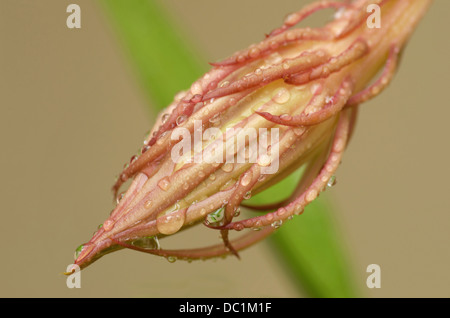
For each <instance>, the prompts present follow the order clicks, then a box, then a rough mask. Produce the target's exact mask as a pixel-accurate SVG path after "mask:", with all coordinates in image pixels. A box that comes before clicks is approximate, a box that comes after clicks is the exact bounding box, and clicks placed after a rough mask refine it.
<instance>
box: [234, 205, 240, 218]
mask: <svg viewBox="0 0 450 318" xmlns="http://www.w3.org/2000/svg"><path fill="white" fill-rule="evenodd" d="M240 214H241V209H240V208H239V207H238V208H237V209H236V211H234V217H238V216H239V215H240Z"/></svg>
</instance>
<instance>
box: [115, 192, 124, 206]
mask: <svg viewBox="0 0 450 318" xmlns="http://www.w3.org/2000/svg"><path fill="white" fill-rule="evenodd" d="M124 196H125V192H122V193H121V194H119V195H118V196H117V197H116V203H117V204H119V203H120V201H121V200H122V199H123V197H124Z"/></svg>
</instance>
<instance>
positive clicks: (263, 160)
mask: <svg viewBox="0 0 450 318" xmlns="http://www.w3.org/2000/svg"><path fill="white" fill-rule="evenodd" d="M270 161H271V160H270V157H269V156H268V155H266V154H263V155H261V156H259V157H258V160H257V162H258V165H260V166H262V167H267V166H268V165H270Z"/></svg>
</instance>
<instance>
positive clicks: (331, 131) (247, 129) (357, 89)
mask: <svg viewBox="0 0 450 318" xmlns="http://www.w3.org/2000/svg"><path fill="white" fill-rule="evenodd" d="M430 3H431V0H420V1H417V0H378V1H376V0H355V1H353V2H350V1H344V2H339V1H319V2H316V3H312V4H310V5H308V6H307V7H305V8H304V9H302V10H300V11H299V12H295V13H293V14H290V15H288V16H287V17H286V19H285V21H284V24H283V25H282V26H281V27H280V28H278V29H276V30H274V31H272V32H271V33H270V34H268V35H267V36H266V38H265V39H264V40H262V41H261V42H260V43H257V44H254V45H251V46H250V47H248V48H247V49H245V50H242V51H239V52H237V53H235V54H234V55H232V56H231V57H229V58H227V59H225V60H223V61H220V62H217V63H211V64H212V66H213V67H212V69H211V70H210V71H209V72H208V73H206V74H204V75H203V76H202V77H201V78H200V79H198V80H197V81H196V82H194V83H193V84H192V85H191V87H190V89H189V90H187V91H185V92H181V93H179V94H177V95H176V96H175V99H174V101H173V103H172V104H171V105H169V106H168V108H167V109H166V110H164V111H163V112H162V113H161V114H160V115H159V116H158V119H157V122H156V124H155V126H154V128H153V130H152V131H151V132H150V134H149V136H148V137H147V138H146V140H145V141H144V147H143V148H142V150H141V154H140V155H139V156H133V157H132V158H131V160H130V163H129V164H127V165H126V166H125V168H124V169H123V171H122V172H121V174H120V175H119V177H118V179H117V182H116V183H115V185H114V187H113V190H114V193H115V195H116V196H117V193H118V192H119V189H120V188H121V186H122V185H123V183H125V182H126V181H127V180H131V184H130V186H129V187H128V189H127V190H126V192H124V194H123V195H120V196H118V200H117V202H118V203H117V206H116V207H115V209H114V210H113V211H112V212H111V214H110V216H109V217H108V218H107V220H106V221H105V222H104V223H103V225H102V226H101V227H100V228H99V229H98V230H97V232H96V233H95V234H94V236H93V237H92V238H91V239H90V241H89V242H88V243H86V244H83V245H82V246H80V247H79V248H78V249H77V253H76V260H75V264H76V265H78V266H80V267H81V268H84V267H86V266H87V265H89V264H90V263H92V262H93V261H95V260H97V259H98V258H99V257H101V256H102V255H104V254H106V253H109V252H112V251H115V250H118V249H122V248H131V249H135V250H138V251H141V252H146V253H150V254H154V255H159V256H163V257H166V258H168V259H169V260H171V261H172V260H175V259H189V260H190V259H206V258H211V257H218V256H222V255H227V254H234V255H236V256H238V251H239V250H242V249H244V248H246V247H248V246H250V245H252V244H254V243H255V242H257V241H260V240H262V239H264V238H265V237H267V236H268V235H269V234H271V233H272V232H273V231H274V230H275V229H276V228H278V227H279V226H280V225H281V224H282V223H283V222H285V221H286V220H288V219H290V218H292V216H294V215H298V214H301V213H302V212H303V210H304V208H305V206H306V205H308V204H309V203H310V202H312V201H313V200H314V199H315V198H316V197H317V196H318V195H319V194H320V192H322V191H323V190H324V189H325V188H326V186H327V184H328V185H329V184H332V183H333V182H334V177H333V175H334V173H335V171H336V169H337V167H338V165H339V163H340V161H341V158H342V155H343V151H344V150H345V147H346V145H347V143H348V140H349V138H350V135H351V133H352V129H353V126H354V123H355V118H356V111H357V107H358V105H359V104H361V103H363V102H365V101H367V100H368V99H370V98H372V97H374V96H376V95H377V94H379V93H380V92H381V91H382V90H383V89H384V88H385V87H386V86H387V85H388V84H389V82H390V80H391V79H392V77H393V75H394V72H395V70H396V67H397V64H398V58H399V55H400V52H401V51H402V49H403V48H404V46H405V44H406V42H407V40H408V39H409V37H410V35H411V33H412V31H413V30H414V28H415V27H416V25H417V24H418V22H419V20H420V18H421V17H422V16H423V14H424V13H425V12H426V10H427V8H428V6H429V5H430ZM326 8H333V9H335V10H336V14H335V15H334V19H333V20H332V21H331V22H329V23H328V24H326V25H325V26H323V27H320V28H294V26H295V25H296V24H298V23H299V22H300V21H301V20H303V19H304V18H306V17H308V16H309V15H310V14H312V13H314V12H316V11H318V10H321V9H326ZM377 9H379V11H377ZM377 13H379V16H378V18H379V19H381V20H380V21H379V22H381V23H380V25H377V24H376V23H370V22H373V21H372V19H376V18H377V17H376V16H374V14H377ZM378 73H379V75H378ZM377 76H378V77H377ZM300 167H303V168H304V173H303V175H302V177H301V178H300V181H299V184H298V186H297V188H296V190H295V191H294V192H293V193H292V195H291V196H290V197H289V198H288V199H287V200H284V201H283V202H278V203H274V204H271V205H267V206H252V205H249V204H246V203H245V200H247V199H249V197H250V196H251V195H254V194H257V193H260V192H261V191H263V190H265V189H267V188H268V187H270V186H271V185H273V184H275V183H277V182H279V181H280V180H282V179H283V178H285V177H286V176H288V175H290V174H291V173H292V172H293V171H295V170H297V169H298V168H300ZM241 206H244V207H245V208H246V209H247V210H249V211H252V210H254V211H259V212H261V211H270V212H266V213H265V214H262V215H261V213H259V214H257V215H255V216H253V217H248V218H244V217H242V215H239V208H240V207H241ZM201 224H203V225H205V226H207V227H209V228H211V230H212V231H219V232H220V234H221V238H222V240H221V241H218V242H212V244H211V245H210V246H206V247H199V248H196V249H178V250H166V249H163V248H161V247H160V245H159V241H158V240H159V239H162V238H163V237H165V236H169V235H174V234H175V233H177V232H179V231H181V230H184V229H187V230H195V227H196V226H202V225H201ZM247 229H257V230H258V231H249V230H247ZM241 230H244V231H242V233H243V234H242V236H240V237H238V238H236V239H233V240H231V238H229V232H230V231H241ZM206 245H208V244H206Z"/></svg>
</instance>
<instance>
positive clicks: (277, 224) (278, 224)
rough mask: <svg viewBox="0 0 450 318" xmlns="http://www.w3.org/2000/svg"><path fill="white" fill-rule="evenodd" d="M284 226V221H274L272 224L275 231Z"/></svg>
mask: <svg viewBox="0 0 450 318" xmlns="http://www.w3.org/2000/svg"><path fill="white" fill-rule="evenodd" d="M282 224H283V221H282V220H277V221H273V222H272V224H270V226H271V227H273V228H274V229H278V228H279V227H280V226H281V225H282Z"/></svg>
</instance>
